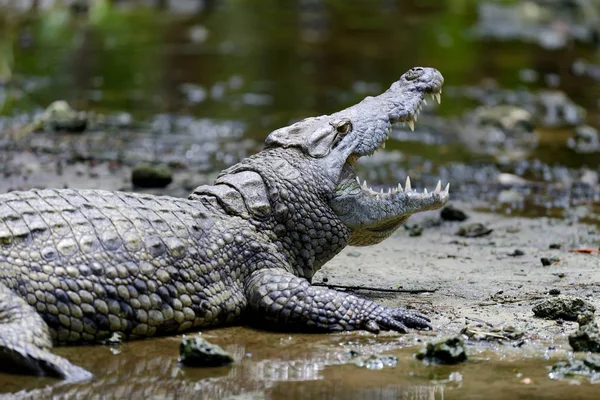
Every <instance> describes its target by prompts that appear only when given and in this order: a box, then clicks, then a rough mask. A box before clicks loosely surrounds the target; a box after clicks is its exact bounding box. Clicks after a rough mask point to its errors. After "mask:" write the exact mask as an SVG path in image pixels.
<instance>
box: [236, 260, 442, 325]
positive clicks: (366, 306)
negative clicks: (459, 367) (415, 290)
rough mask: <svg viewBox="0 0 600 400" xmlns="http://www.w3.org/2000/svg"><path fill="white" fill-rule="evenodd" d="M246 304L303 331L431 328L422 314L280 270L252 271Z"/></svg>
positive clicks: (269, 319) (261, 315)
mask: <svg viewBox="0 0 600 400" xmlns="http://www.w3.org/2000/svg"><path fill="white" fill-rule="evenodd" d="M245 292H246V295H247V297H248V305H249V306H250V308H251V310H252V311H253V312H254V315H255V316H256V317H258V318H260V319H261V321H262V320H267V322H270V323H271V324H272V325H274V326H286V327H290V326H294V327H295V328H296V329H299V330H305V331H325V332H336V331H338V332H339V331H353V330H359V329H364V330H367V331H370V332H373V333H379V332H380V331H381V330H391V331H396V332H400V333H406V332H407V331H408V329H409V328H412V329H432V326H431V324H430V319H429V318H427V317H426V316H425V315H423V314H421V313H419V312H415V311H408V310H406V309H403V308H389V307H384V306H381V305H379V304H377V303H374V302H373V301H371V300H367V299H362V298H360V297H357V296H354V295H352V294H348V293H342V292H338V291H335V290H332V289H327V288H323V287H317V286H311V285H310V283H309V282H308V281H307V280H306V279H303V278H299V277H297V276H294V275H293V274H291V273H289V272H286V271H285V270H284V269H279V268H277V269H264V270H259V271H256V272H254V273H253V274H252V275H251V276H250V278H249V279H248V280H247V281H246V285H245Z"/></svg>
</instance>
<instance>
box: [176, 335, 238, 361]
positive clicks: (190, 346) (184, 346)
mask: <svg viewBox="0 0 600 400" xmlns="http://www.w3.org/2000/svg"><path fill="white" fill-rule="evenodd" d="M179 355H180V357H179V361H180V362H181V363H182V364H183V365H186V366H188V367H220V366H224V365H229V364H231V363H232V362H233V357H232V356H231V354H229V353H227V352H226V351H225V350H223V349H222V348H221V347H220V346H217V345H216V344H212V343H210V342H207V341H206V340H204V339H203V338H201V337H199V336H195V337H193V338H187V337H185V336H183V338H182V339H181V345H180V346H179Z"/></svg>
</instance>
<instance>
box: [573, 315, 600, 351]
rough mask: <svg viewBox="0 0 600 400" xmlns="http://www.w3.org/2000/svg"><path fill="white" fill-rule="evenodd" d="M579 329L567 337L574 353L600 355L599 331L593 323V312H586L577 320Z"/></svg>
mask: <svg viewBox="0 0 600 400" xmlns="http://www.w3.org/2000/svg"><path fill="white" fill-rule="evenodd" d="M577 322H578V323H579V329H578V330H577V332H575V333H572V334H570V335H569V344H570V345H571V347H572V348H573V350H574V351H590V352H592V353H600V331H599V330H598V324H596V323H595V322H594V314H593V311H586V312H584V313H582V314H581V315H579V317H578V318H577Z"/></svg>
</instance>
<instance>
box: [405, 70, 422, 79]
mask: <svg viewBox="0 0 600 400" xmlns="http://www.w3.org/2000/svg"><path fill="white" fill-rule="evenodd" d="M421 75H423V68H421V67H415V68H411V69H409V70H408V71H407V72H406V74H404V78H405V79H406V80H407V81H414V80H415V79H417V78H418V77H420V76H421Z"/></svg>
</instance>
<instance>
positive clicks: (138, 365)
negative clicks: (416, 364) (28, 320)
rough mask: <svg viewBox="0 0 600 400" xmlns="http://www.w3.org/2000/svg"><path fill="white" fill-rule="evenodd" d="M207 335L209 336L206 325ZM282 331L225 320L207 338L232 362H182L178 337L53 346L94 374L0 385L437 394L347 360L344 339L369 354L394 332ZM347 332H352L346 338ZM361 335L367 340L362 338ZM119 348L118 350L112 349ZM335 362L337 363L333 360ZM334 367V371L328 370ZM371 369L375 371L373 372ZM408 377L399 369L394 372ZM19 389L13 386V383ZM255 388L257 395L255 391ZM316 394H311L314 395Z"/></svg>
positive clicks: (166, 391) (203, 394)
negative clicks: (378, 336)
mask: <svg viewBox="0 0 600 400" xmlns="http://www.w3.org/2000/svg"><path fill="white" fill-rule="evenodd" d="M208 336H209V337H210V336H212V335H211V333H210V332H209V333H208ZM280 336H281V335H278V334H274V333H269V332H260V331H253V330H248V329H245V328H228V329H224V330H221V331H220V332H219V333H218V335H214V337H213V338H212V339H211V340H215V341H219V338H221V340H223V339H225V340H224V341H227V342H232V343H235V344H229V345H224V346H223V347H224V348H225V349H226V350H227V351H229V352H230V353H232V354H233V356H234V358H235V359H236V362H235V363H234V364H233V365H232V366H230V367H225V368H206V369H202V368H199V369H194V368H185V367H181V366H180V365H179V364H178V363H177V360H176V356H177V348H178V339H176V338H165V339H156V340H149V341H138V342H130V343H126V344H123V345H122V346H119V347H118V348H114V347H107V346H97V347H86V348H83V349H81V348H79V349H76V348H61V349H59V350H58V351H59V352H60V354H62V355H66V356H67V357H69V358H70V359H71V360H72V361H73V362H75V363H77V364H79V365H82V366H84V367H85V368H87V369H89V370H90V371H92V372H93V373H94V374H95V377H94V378H93V379H92V380H91V381H88V382H78V383H68V382H61V381H56V380H50V379H44V378H29V377H10V376H0V389H1V390H2V391H5V392H6V391H15V389H17V388H20V389H22V388H27V389H25V390H20V391H18V393H16V394H15V396H16V397H17V398H23V399H26V398H31V399H34V398H49V397H53V396H58V397H68V398H71V397H74V398H81V397H85V398H161V399H163V398H164V399H175V398H206V399H209V398H210V399H217V398H229V397H231V396H237V395H241V394H250V395H251V396H255V395H256V396H258V397H260V396H264V397H269V398H280V397H284V394H285V397H286V398H298V399H300V398H307V397H306V396H310V398H339V396H342V397H344V398H353V399H354V398H356V399H367V398H375V399H388V398H406V399H415V400H416V399H440V398H443V389H442V387H441V386H440V385H439V384H432V385H426V384H425V382H423V381H420V380H417V381H416V382H412V383H411V382H407V383H405V384H391V383H392V382H393V380H389V376H388V377H387V378H386V377H385V375H384V377H383V380H382V379H381V378H377V379H375V380H373V381H370V380H369V379H364V378H362V376H364V373H365V370H364V369H361V368H359V367H356V366H353V365H348V366H346V367H347V368H348V369H347V370H345V371H343V372H342V373H341V374H338V372H336V369H334V370H330V369H329V368H340V367H339V366H342V365H343V364H346V363H348V362H349V361H351V360H350V358H349V357H348V356H347V355H345V353H346V352H347V348H348V346H351V347H352V348H354V349H359V350H360V351H361V352H363V353H365V354H368V353H370V352H378V351H382V350H384V349H388V351H389V349H394V348H395V349H397V348H398V347H399V345H400V344H399V343H398V342H397V341H396V340H394V338H388V339H383V340H382V341H378V340H372V339H371V338H365V337H363V335H361V334H351V335H347V336H346V335H333V337H332V336H328V335H293V336H286V337H280ZM348 337H350V338H352V337H356V340H354V341H352V344H345V343H344V341H347V339H348ZM365 339H367V340H365ZM115 349H118V351H115ZM335 366H338V367H335ZM332 374H333V375H332ZM373 376H378V375H377V372H375V374H373ZM400 378H401V379H400V380H401V381H406V377H405V376H400ZM17 390H18V389H17ZM259 394H260V395H259ZM315 396H316V397H315Z"/></svg>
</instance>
